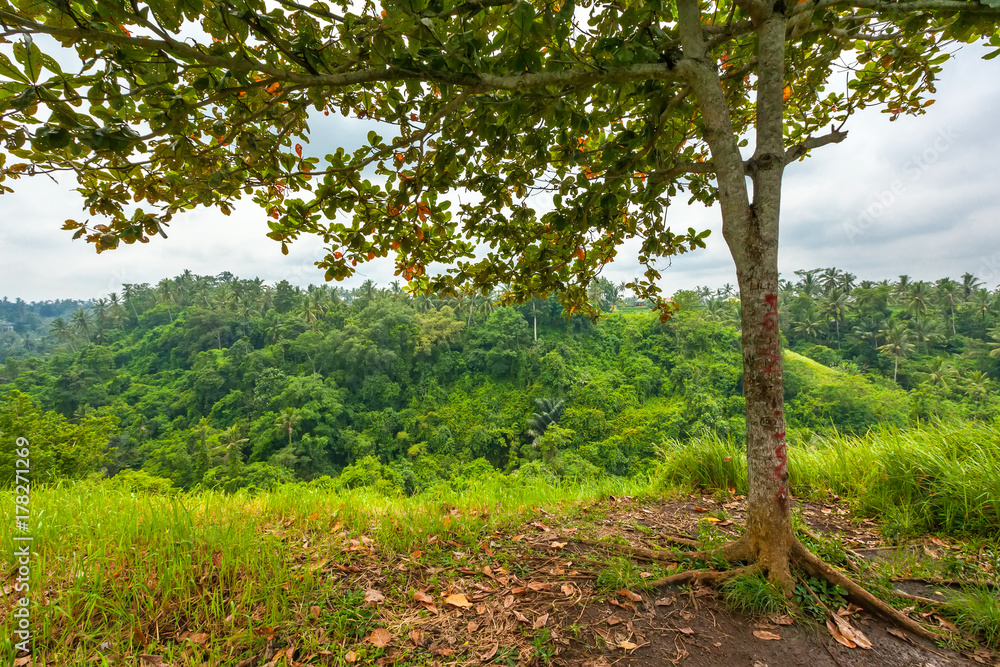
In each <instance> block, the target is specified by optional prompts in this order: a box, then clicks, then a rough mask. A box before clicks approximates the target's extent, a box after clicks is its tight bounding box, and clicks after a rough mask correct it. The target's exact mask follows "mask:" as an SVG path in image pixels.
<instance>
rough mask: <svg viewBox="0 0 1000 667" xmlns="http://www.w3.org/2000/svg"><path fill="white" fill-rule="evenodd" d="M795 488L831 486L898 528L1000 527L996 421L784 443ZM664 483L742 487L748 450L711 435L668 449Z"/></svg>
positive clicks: (984, 531)
mask: <svg viewBox="0 0 1000 667" xmlns="http://www.w3.org/2000/svg"><path fill="white" fill-rule="evenodd" d="M788 470H789V476H790V479H791V485H792V491H793V493H795V494H796V495H799V496H804V497H814V498H817V499H823V498H827V497H828V493H829V492H832V493H834V494H837V495H839V496H841V497H844V498H847V499H849V500H851V501H852V502H854V503H856V504H857V506H858V509H859V510H860V511H862V512H864V513H866V514H868V515H871V516H878V517H880V518H881V519H882V520H883V521H884V522H886V523H888V524H891V525H892V526H893V529H894V530H895V531H896V532H897V533H899V534H901V535H905V534H915V533H918V532H946V533H956V534H957V533H964V534H973V535H982V536H986V537H991V536H995V535H997V534H998V533H1000V424H981V423H963V424H935V425H930V426H922V427H919V428H914V429H910V430H901V429H898V428H894V427H882V428H879V429H876V430H873V431H871V432H869V433H868V434H866V435H864V436H860V437H851V436H844V435H832V436H827V437H821V438H813V439H812V440H811V441H810V442H809V443H808V444H805V445H795V444H792V445H790V446H789V449H788ZM660 477H661V479H662V481H663V482H664V483H666V484H668V485H671V486H673V485H677V484H688V485H692V486H697V487H701V488H705V489H722V490H728V489H736V491H737V492H738V493H746V488H747V475H746V454H745V452H744V451H743V450H742V448H741V447H739V446H737V445H734V444H732V443H728V442H725V441H722V440H719V439H717V438H715V439H705V440H700V441H697V442H693V443H691V444H688V445H680V444H674V445H672V446H670V447H669V448H668V449H667V451H666V457H665V461H664V463H663V465H662V469H661V473H660Z"/></svg>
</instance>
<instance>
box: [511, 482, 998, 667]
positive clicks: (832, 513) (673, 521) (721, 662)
mask: <svg viewBox="0 0 1000 667" xmlns="http://www.w3.org/2000/svg"><path fill="white" fill-rule="evenodd" d="M797 506H798V510H799V513H800V516H801V517H802V519H804V520H805V522H806V523H807V524H808V526H809V528H810V529H811V530H812V531H813V532H814V533H815V534H817V535H821V536H825V535H832V536H838V537H840V538H841V540H842V543H843V544H844V546H845V547H847V548H852V549H855V550H860V551H856V552H855V553H856V554H865V556H866V557H871V558H873V559H875V558H885V557H887V556H888V555H889V554H891V553H892V552H893V551H894V548H890V547H889V546H888V545H886V544H885V543H884V542H883V540H882V539H881V538H880V536H879V535H878V533H877V532H876V530H875V526H874V522H872V521H870V520H860V521H855V520H853V518H852V517H851V513H850V510H849V509H848V508H847V507H846V506H844V505H842V504H841V503H837V502H831V503H830V504H822V503H798V504H797ZM743 519H744V502H743V500H742V499H740V498H736V499H733V500H731V501H728V502H727V501H721V500H717V499H715V498H711V497H707V496H689V497H688V498H687V499H681V500H678V501H674V502H666V503H660V504H656V505H651V504H642V503H637V502H634V501H632V499H629V498H609V499H608V500H607V501H606V502H604V503H601V504H599V505H596V506H592V507H590V508H588V509H587V510H586V511H584V512H582V513H581V515H580V516H579V517H578V518H577V519H576V520H575V521H571V522H569V523H568V524H564V525H563V526H562V528H561V529H552V530H551V531H550V532H552V533H556V534H557V535H560V536H559V537H555V538H553V537H552V536H551V535H549V534H546V533H544V532H538V533H536V534H535V535H533V536H531V538H532V539H531V542H532V544H533V545H534V546H535V547H536V548H538V547H541V546H543V545H544V542H545V540H561V539H564V538H565V536H566V533H570V536H572V535H573V534H574V533H575V532H577V531H579V532H591V533H592V534H593V535H596V536H598V537H604V538H608V537H618V538H624V541H627V542H628V544H630V545H631V546H636V547H653V546H666V545H667V544H668V543H669V542H668V541H667V539H666V538H665V536H667V535H671V536H675V537H687V538H690V537H695V536H698V530H699V529H698V525H699V523H701V525H702V526H705V525H706V523H707V524H711V529H712V530H714V531H716V532H719V533H723V534H726V535H728V536H732V537H735V536H736V535H737V534H738V528H737V527H738V526H739V525H741V524H742V522H743ZM542 525H544V524H542ZM588 529H589V530H588ZM702 530H704V528H702ZM570 539H572V538H571V537H570ZM557 544H558V542H557ZM939 544H940V542H939ZM942 547H945V545H940V546H938V544H934V543H931V544H930V546H929V549H933V550H938V551H940V550H941V549H942ZM903 549H909V550H913V549H922V550H928V547H926V546H922V545H920V546H918V547H914V546H912V545H911V546H908V547H903ZM566 551H569V553H575V554H578V555H580V556H586V555H588V554H587V552H590V551H593V549H592V547H589V546H583V545H580V544H578V543H577V544H573V543H572V542H570V544H568V545H567V547H565V550H564V551H563V553H565V552H566ZM929 553H930V554H931V555H932V556H934V557H937V556H936V554H935V552H934V551H929ZM590 555H592V554H590ZM580 564H581V563H580V561H579V560H574V559H567V560H566V562H565V563H564V566H565V567H572V566H580ZM580 586H581V589H582V591H583V593H584V596H583V601H582V604H580V605H577V606H576V607H574V608H571V609H566V610H565V611H566V613H564V614H559V617H560V618H559V621H560V622H561V625H562V627H561V628H560V631H559V632H558V634H555V633H554V634H555V637H554V643H555V644H556V645H557V646H558V649H557V651H556V655H555V656H554V657H553V658H552V660H551V662H552V664H555V665H567V666H569V665H579V666H582V667H605V666H611V665H622V666H624V665H636V666H645V665H650V666H652V665H666V664H668V663H669V664H672V665H685V666H690V667H709V666H725V667H784V666H793V665H802V666H808V667H855V666H857V667H866V666H876V665H879V666H896V665H899V666H901V667H904V666H905V667H945V666H948V665H1000V659H998V657H997V655H996V654H995V653H993V652H990V651H987V650H985V649H983V648H979V647H974V646H972V645H971V644H969V645H968V646H969V648H968V650H966V651H964V652H959V651H956V650H953V649H951V648H945V647H940V646H933V645H929V644H928V643H927V642H925V641H921V640H919V639H916V638H913V637H910V636H908V635H906V634H905V633H902V632H900V631H899V630H897V629H896V628H893V627H891V626H890V625H888V624H886V623H885V622H884V621H882V620H880V619H877V618H874V617H871V616H869V615H868V614H866V613H864V612H861V611H854V610H853V609H852V610H851V612H850V613H847V614H846V616H847V617H848V619H849V622H850V623H851V624H852V625H853V627H855V628H857V629H859V630H861V631H862V632H863V633H864V635H865V636H867V638H868V639H869V640H870V642H871V644H872V647H871V648H870V649H862V648H853V649H852V648H848V647H846V646H843V645H841V644H839V643H838V642H837V641H835V640H834V638H833V637H832V636H831V634H830V632H829V631H828V630H827V629H826V628H825V627H823V626H822V625H819V624H813V623H809V622H802V621H799V622H796V623H791V619H789V618H787V617H781V618H777V619H770V621H768V620H753V619H751V618H748V617H745V616H743V615H740V614H736V613H733V612H732V611H730V610H729V609H727V608H726V607H725V606H724V605H723V604H722V601H721V600H720V599H719V594H718V592H717V591H715V590H712V589H709V588H697V589H693V590H692V589H691V588H690V587H688V588H685V589H676V588H664V589H661V590H656V591H649V592H641V593H640V594H638V595H635V594H629V591H622V592H621V593H619V594H611V595H607V594H604V595H602V594H601V593H600V592H599V591H595V590H594V586H593V584H592V583H591V582H583V583H581V584H580ZM897 588H898V589H900V590H907V591H909V592H912V593H914V594H919V595H922V596H932V594H933V592H934V591H935V587H933V586H928V585H926V584H920V583H901V584H899V585H897ZM939 595H940V593H939ZM636 598H639V599H636ZM914 613H916V612H914ZM529 616H530V614H529ZM915 617H916V618H920V615H917V616H915ZM922 620H923V622H924V623H927V624H929V625H932V626H935V625H937V623H935V621H937V617H936V616H934V615H932V614H927V613H925V614H924V615H923V618H922ZM941 623H942V624H947V621H942V622H941ZM755 633H756V634H755Z"/></svg>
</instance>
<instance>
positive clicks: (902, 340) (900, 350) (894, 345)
mask: <svg viewBox="0 0 1000 667" xmlns="http://www.w3.org/2000/svg"><path fill="white" fill-rule="evenodd" d="M880 333H881V334H882V337H883V338H885V345H880V346H879V348H878V350H879V352H885V353H886V354H888V355H889V356H891V357H892V358H893V359H894V360H895V363H894V364H893V367H892V381H893V382H895V381H896V379H897V377H898V376H899V360H900V358H904V359H905V358H906V357H907V356H909V354H910V353H911V352H913V343H911V342H910V330H909V329H907V328H906V323H904V322H896V323H895V324H893V325H892V326H891V327H889V328H888V329H883V330H882V331H881V332H880Z"/></svg>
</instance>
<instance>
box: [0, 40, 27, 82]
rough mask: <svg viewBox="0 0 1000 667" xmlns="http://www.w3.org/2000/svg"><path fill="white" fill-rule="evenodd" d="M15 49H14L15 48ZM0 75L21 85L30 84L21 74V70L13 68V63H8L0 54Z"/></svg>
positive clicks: (5, 57)
mask: <svg viewBox="0 0 1000 667" xmlns="http://www.w3.org/2000/svg"><path fill="white" fill-rule="evenodd" d="M15 48H16V47H15ZM0 75H2V76H6V77H8V78H10V79H15V80H17V81H20V82H21V83H30V81H28V77H26V76H24V74H22V73H21V70H19V69H17V67H15V66H14V63H12V62H11V61H10V59H9V58H7V56H5V55H4V54H2V53H0Z"/></svg>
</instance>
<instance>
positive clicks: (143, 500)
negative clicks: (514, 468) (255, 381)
mask: <svg viewBox="0 0 1000 667" xmlns="http://www.w3.org/2000/svg"><path fill="white" fill-rule="evenodd" d="M789 450H790V451H789V459H790V464H789V469H790V475H791V480H792V488H793V492H794V493H795V494H796V495H799V496H804V497H812V498H815V499H821V500H824V501H826V500H829V498H830V496H831V494H836V495H839V496H841V497H842V498H843V499H844V500H845V501H847V502H849V503H851V504H853V505H854V506H855V508H856V510H857V512H855V514H858V513H861V514H865V515H868V516H872V517H876V518H878V520H879V521H880V522H881V525H882V528H883V530H884V532H886V533H887V534H889V535H895V536H898V537H901V538H902V537H907V536H914V535H923V534H927V533H935V534H938V535H940V536H946V535H949V534H950V535H958V536H961V537H962V538H963V539H965V540H971V541H970V546H969V549H971V552H975V553H976V554H978V561H979V562H983V561H984V560H985V561H986V562H989V563H993V565H992V566H991V567H992V569H993V571H994V576H995V572H996V570H997V569H998V568H1000V548H998V544H997V541H996V534H997V533H998V527H1000V429H997V428H995V427H993V426H989V425H980V424H965V425H961V426H955V425H944V424H939V425H934V426H927V427H922V428H919V429H914V430H911V431H899V430H894V429H888V428H886V429H881V430H878V431H873V432H871V433H869V434H868V435H866V436H864V437H858V438H851V437H842V436H837V435H834V436H829V437H824V438H816V439H814V440H813V441H812V442H810V443H809V444H807V445H795V446H790V448H789ZM665 453H666V457H665V461H664V462H663V463H662V465H661V467H660V469H659V470H658V471H657V473H656V475H655V476H654V477H653V478H652V479H650V478H637V479H632V480H623V479H620V478H606V479H603V480H597V481H593V482H588V483H581V484H559V485H551V484H548V483H545V482H542V481H532V482H525V483H512V482H511V481H510V479H509V478H506V477H500V476H497V477H493V478H490V477H487V478H484V479H479V480H475V481H473V482H471V486H470V487H469V488H468V489H466V490H462V491H454V490H450V489H442V490H438V491H434V492H426V493H422V494H419V495H416V496H413V497H408V498H407V497H393V496H384V495H380V494H379V493H377V492H375V491H372V490H365V489H360V490H354V491H347V492H335V491H332V490H329V489H322V488H317V487H315V486H309V485H301V484H299V485H289V486H286V487H281V488H279V489H277V490H276V491H273V492H269V493H261V494H256V495H251V494H247V493H242V492H241V493H237V494H234V495H228V496H227V495H224V494H221V493H214V492H203V493H198V494H178V495H160V494H156V493H146V492H130V491H127V490H123V489H121V488H116V487H113V486H111V485H109V484H106V483H94V482H86V483H73V484H65V483H64V484H54V485H50V486H47V487H36V488H35V489H33V493H32V497H31V507H32V517H33V518H32V526H31V534H32V536H33V537H34V540H35V541H34V542H33V549H34V551H33V555H32V562H31V567H32V573H33V577H34V578H33V579H32V584H33V593H32V600H33V604H34V605H35V606H34V607H33V609H32V625H33V629H34V631H35V635H36V638H35V648H36V655H37V657H38V659H39V660H42V659H49V660H51V661H54V662H57V663H58V664H83V663H85V662H87V661H88V660H89V659H91V658H96V660H97V662H96V663H95V664H100V660H102V659H103V658H101V657H100V656H99V655H98V653H106V654H119V655H120V654H124V653H129V652H131V653H132V654H135V653H141V652H157V653H160V654H162V655H163V657H164V659H166V660H168V661H176V662H177V663H178V664H185V665H192V666H194V665H201V664H204V665H214V664H235V663H236V662H239V660H240V659H241V658H243V657H246V656H248V655H250V654H251V653H259V652H260V650H261V648H262V646H264V645H265V644H266V642H267V637H268V634H267V629H268V628H275V627H279V626H280V627H283V628H293V627H294V628H299V627H301V628H303V629H304V630H303V631H302V632H301V637H302V640H301V641H302V644H301V646H300V649H301V650H302V651H303V652H314V651H318V650H321V649H322V648H323V647H329V646H331V645H333V646H338V645H339V646H342V647H343V646H348V645H350V644H351V643H356V640H357V639H358V638H359V637H362V636H364V635H365V634H366V633H368V632H370V630H371V629H372V628H373V623H374V622H375V621H374V620H373V617H372V614H371V610H370V609H367V608H366V607H364V605H363V604H361V602H360V600H362V598H363V595H364V582H363V581H362V580H361V578H360V577H361V575H357V574H354V573H355V572H356V571H358V568H371V567H375V568H379V567H381V568H382V569H381V570H377V571H374V572H372V573H370V574H371V577H370V578H369V581H371V580H373V578H377V580H378V581H379V582H380V585H381V586H382V587H384V590H385V592H386V594H387V596H388V597H390V598H392V599H407V596H408V592H409V588H408V582H407V580H406V578H405V576H403V575H400V574H399V573H398V572H396V571H394V570H393V568H392V564H393V563H398V562H399V559H400V558H402V557H403V556H404V555H405V556H407V557H410V556H412V555H413V553H414V552H416V551H421V552H422V555H421V556H420V559H421V560H420V562H421V564H422V565H423V566H425V567H435V568H445V569H452V570H453V569H455V568H456V567H460V566H461V560H460V556H456V555H455V554H456V553H457V552H465V553H468V554H470V555H481V554H482V553H483V551H485V550H488V549H490V546H489V545H490V542H491V537H495V536H496V535H497V533H498V531H504V530H506V529H508V528H513V527H514V526H515V525H518V526H520V530H521V532H524V525H525V524H526V523H530V522H533V521H538V520H541V521H543V522H546V523H549V524H553V525H556V524H558V523H560V522H565V521H566V520H567V518H568V517H572V516H573V515H574V513H575V512H577V511H578V508H579V507H580V506H581V505H584V504H589V503H592V502H593V501H595V500H597V499H603V498H606V497H607V496H608V495H614V496H616V497H622V496H632V497H639V498H642V497H648V496H655V495H662V494H663V493H664V492H665V490H667V489H685V490H690V489H692V488H697V489H709V490H718V491H720V492H721V493H722V494H723V495H732V494H734V493H738V494H745V493H746V485H747V477H746V463H745V454H744V452H743V450H742V448H740V447H739V446H738V445H735V444H733V443H729V442H725V441H722V440H719V439H704V440H699V441H695V442H693V443H690V444H687V445H681V444H679V443H670V444H667V445H666V446H665ZM10 498H12V494H9V493H6V494H4V501H3V503H2V504H0V515H2V516H0V521H2V522H3V525H12V524H13V521H14V519H13V513H14V508H13V505H12V500H8V499H10ZM542 509H544V510H545V511H546V512H548V513H550V514H552V515H554V516H552V517H551V518H549V517H548V516H547V515H545V514H542V513H541V512H540V511H539V510H542ZM599 512H600V510H598V509H595V510H594V516H592V517H591V519H593V518H594V517H596V516H597V515H599ZM717 518H721V517H717ZM512 532H514V531H512ZM640 532H644V531H640ZM700 533H701V534H702V537H705V538H706V539H708V540H709V541H711V540H710V538H711V537H712V535H714V532H713V530H711V526H709V525H708V522H707V521H706V522H703V525H702V526H701V530H700ZM495 539H497V540H499V541H498V542H497V554H496V558H495V561H494V562H496V563H498V564H503V565H504V566H505V567H507V568H508V569H509V570H510V571H511V572H512V573H515V574H519V573H520V571H521V570H520V568H523V567H524V566H525V564H524V563H521V562H517V561H516V560H510V559H508V558H507V557H506V556H505V554H504V553H503V551H502V545H503V543H504V540H505V539H507V538H495ZM806 541H807V542H809V539H808V538H806ZM973 543H974V546H972V545H973ZM456 545H458V546H456ZM810 546H811V547H812V548H813V549H815V550H816V551H818V552H819V553H821V554H822V555H823V556H825V557H826V558H828V559H830V560H832V561H839V560H841V559H842V558H843V551H842V547H841V546H840V545H839V544H838V543H837V542H836V541H831V540H829V539H823V540H822V542H820V543H816V544H812V543H810ZM13 547H14V543H13V541H12V535H11V533H10V531H0V568H2V569H0V572H4V573H5V574H7V575H8V576H9V573H10V572H13V571H14V567H15V564H14V563H13V562H12V560H11V554H12V553H13ZM971 552H969V551H968V550H966V551H963V552H954V554H948V553H945V556H944V557H942V559H941V560H939V561H936V565H935V567H938V568H940V572H938V573H936V576H952V575H953V576H956V577H962V578H972V575H974V574H975V573H972V574H970V573H969V572H967V571H966V569H967V568H968V562H973V561H972V560H970V559H968V558H967V557H966V556H967V553H971ZM991 558H992V560H990V559H991ZM967 561H968V562H967ZM372 563H375V565H372ZM600 565H601V568H600V570H599V571H598V572H597V574H598V577H599V578H598V580H597V582H596V584H597V586H598V588H600V589H602V590H606V591H617V590H620V589H623V588H628V589H630V590H643V589H645V588H646V587H647V583H646V582H647V581H648V580H650V579H655V578H657V577H658V576H660V574H661V571H660V570H659V569H657V568H656V567H655V566H652V565H647V566H644V567H645V569H646V570H648V571H649V572H650V576H647V577H643V576H642V570H641V569H640V567H639V566H636V564H635V563H634V562H633V561H631V560H629V559H625V558H621V559H611V560H609V561H602V562H601V564H600ZM884 569H886V576H888V573H889V570H892V571H898V572H899V573H900V574H902V573H905V572H906V571H907V569H909V572H910V573H912V572H913V569H912V567H911V566H907V565H906V564H905V563H901V564H898V565H886V566H885V568H884ZM330 572H333V573H334V575H335V576H331V575H330V574H329V573H330ZM42 573H44V575H43V574H42ZM324 573H326V574H324ZM338 573H341V574H338ZM928 574H934V573H931V572H928ZM978 576H982V574H981V573H980V574H979V575H978ZM429 583H434V579H433V578H432V579H431V580H429ZM773 592H774V591H772V590H770V588H769V584H768V583H767V582H766V580H763V579H761V578H759V577H757V578H753V577H742V578H739V579H735V580H733V581H732V582H730V583H729V584H727V586H726V589H725V597H726V601H727V602H728V603H729V604H730V606H732V607H733V608H735V609H738V610H740V611H744V612H746V613H749V614H754V615H767V614H773V613H783V610H784V609H785V607H784V606H783V603H784V601H783V599H782V600H780V601H776V600H775V599H774V598H773V595H772V593H773ZM831 596H834V597H835V595H834V593H831ZM778 602H781V604H780V605H779V604H778ZM11 604H13V600H12V599H11V597H10V596H6V597H3V598H0V617H2V618H4V619H5V620H4V621H3V622H2V623H0V626H2V628H3V629H2V631H3V632H5V633H8V636H9V632H10V630H11V628H12V623H13V619H12V618H11V616H10V613H9V612H10V610H11V607H10V605H11ZM316 608H319V610H320V612H319V613H315V612H314V611H313V610H315V609H316ZM948 613H949V614H950V615H951V617H953V618H954V619H955V622H956V624H957V625H958V626H959V627H960V628H962V629H963V630H965V631H967V632H973V633H978V634H980V635H981V636H982V637H983V638H984V641H986V642H987V643H989V644H990V645H991V646H997V642H998V636H1000V604H998V602H997V600H996V598H995V597H990V596H989V595H988V594H987V593H983V592H979V591H970V592H968V593H967V594H966V595H964V596H962V597H960V598H958V599H955V600H953V601H952V602H951V603H950V605H949V607H948ZM7 619H10V620H7ZM305 629H308V631H306V630H305ZM185 633H208V634H209V635H210V636H211V637H212V640H211V641H210V642H209V643H208V645H206V646H201V647H197V649H198V650H197V651H195V650H193V646H192V643H191V641H188V640H180V639H179V638H180V637H182V636H183V635H184V634H185ZM102 644H105V649H104V650H101V651H99V647H100V646H101V645H102ZM368 650H371V651H372V655H374V649H368ZM412 650H413V651H414V653H413V655H412V657H411V658H408V659H410V660H412V664H423V662H422V661H425V660H426V659H427V658H428V656H427V655H422V654H420V653H419V650H418V649H416V648H414V649H412ZM368 657H371V656H368ZM540 657H541V656H540ZM12 659H13V654H12V647H11V646H10V644H8V643H5V644H4V645H3V646H0V663H2V664H10V663H11V662H12ZM331 659H332V660H333V661H334V662H336V661H338V660H342V659H343V655H334V656H332V658H331ZM498 659H499V658H498ZM112 662H113V660H112Z"/></svg>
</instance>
